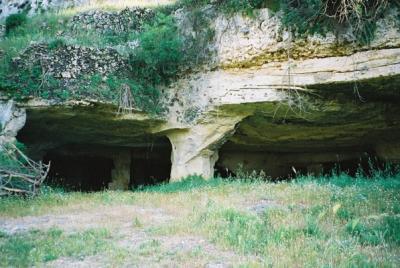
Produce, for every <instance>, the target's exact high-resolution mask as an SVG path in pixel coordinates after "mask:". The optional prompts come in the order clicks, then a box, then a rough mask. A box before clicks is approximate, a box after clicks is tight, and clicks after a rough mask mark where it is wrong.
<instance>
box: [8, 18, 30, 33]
mask: <svg viewBox="0 0 400 268" xmlns="http://www.w3.org/2000/svg"><path fill="white" fill-rule="evenodd" d="M25 22H26V14H25V13H20V14H12V15H10V16H8V17H7V18H6V34H9V33H10V32H11V31H12V30H13V29H15V28H17V27H19V26H21V25H23V24H25Z"/></svg>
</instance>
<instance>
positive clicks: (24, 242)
mask: <svg viewBox="0 0 400 268" xmlns="http://www.w3.org/2000/svg"><path fill="white" fill-rule="evenodd" d="M121 206H132V207H133V206H135V207H140V208H151V209H153V210H154V209H157V210H162V211H165V213H166V214H168V215H169V219H170V220H168V221H160V222H158V223H157V221H154V219H152V220H151V222H150V221H148V220H147V219H146V217H144V216H143V215H142V216H141V214H140V215H139V214H138V216H135V217H132V218H130V219H128V220H129V221H130V222H131V225H130V227H129V228H130V229H131V230H132V232H133V233H135V232H136V233H138V232H144V233H146V235H147V236H148V237H149V240H146V241H142V243H141V244H140V245H139V247H138V249H137V250H135V252H131V251H130V249H129V247H126V246H124V245H123V244H121V243H118V240H119V239H121V234H120V233H118V232H117V231H116V230H117V229H118V228H119V227H120V226H114V227H115V228H114V227H107V228H103V227H102V228H100V227H99V228H88V229H84V230H81V231H78V232H69V231H65V230H63V227H58V228H57V227H56V228H51V229H46V230H40V228H38V229H39V230H32V231H28V232H21V233H17V234H8V233H7V232H0V266H2V267H8V266H18V267H24V266H30V265H37V266H42V265H44V264H45V263H48V262H49V261H54V260H57V259H58V258H61V257H68V258H72V259H74V258H76V259H81V260H82V259H85V258H87V257H88V256H99V255H101V256H103V257H104V258H105V259H106V261H104V262H103V264H104V265H105V266H119V265H124V264H125V265H129V264H136V265H138V260H143V259H146V258H150V259H151V264H152V265H153V266H154V265H155V266H157V265H161V264H163V265H164V264H165V261H166V260H169V259H173V260H175V261H176V262H174V263H173V264H172V266H175V265H178V266H187V265H190V266H191V267H192V266H202V265H203V264H207V262H208V261H209V260H208V259H207V257H204V256H206V255H205V253H204V254H202V252H203V251H206V249H204V248H202V247H201V246H198V247H196V248H195V249H192V250H191V251H190V252H189V253H185V254H186V255H184V256H183V255H182V254H181V255H179V258H178V257H177V255H176V254H179V252H177V251H170V250H166V249H163V248H162V243H161V242H160V241H164V240H163V239H162V237H167V238H168V237H171V239H172V238H174V237H175V238H176V237H187V236H196V237H202V238H204V239H205V240H207V241H208V242H209V243H210V244H212V245H215V246H216V247H217V248H218V249H221V250H222V251H224V252H225V251H229V252H233V254H235V256H240V258H239V259H240V260H241V261H240V262H238V263H235V264H234V265H233V266H240V267H265V266H271V267H399V266H400V175H399V174H397V175H390V176H385V177H383V176H382V175H381V174H375V175H374V176H373V177H372V178H357V179H354V178H351V177H349V176H347V175H345V174H341V175H333V176H330V177H329V178H327V177H324V178H314V177H302V178H298V179H296V180H294V181H291V182H279V183H271V182H263V181H254V180H253V181H246V180H223V179H218V178H216V179H213V180H210V181H204V180H202V179H200V178H197V177H193V178H188V179H186V180H184V181H182V182H178V183H172V184H167V185H161V186H154V187H149V188H145V189H143V190H141V191H136V192H111V191H106V192H98V193H77V192H75V193H63V192H58V191H51V190H49V191H47V192H44V193H43V194H42V195H41V196H39V197H37V198H35V199H26V200H24V199H19V198H7V199H1V200H0V223H1V220H2V219H3V220H7V219H13V220H15V219H18V218H20V217H23V216H28V215H29V216H30V219H33V218H34V217H40V216H41V215H51V216H56V215H63V214H68V213H71V212H76V211H83V210H84V211H88V212H89V213H90V212H91V211H96V209H98V208H101V209H100V211H101V210H103V211H104V210H105V209H104V208H106V207H111V208H112V209H113V210H118V208H120V207H121ZM97 212H98V211H97ZM92 227H93V226H92ZM1 229H2V227H1V224H0V230H1ZM117 233H118V234H117ZM168 239H169V238H168ZM168 239H167V240H168ZM174 254H175V255H174ZM154 256H156V257H154ZM199 258H205V260H204V262H202V263H199V262H198V259H199ZM105 263H107V264H105ZM139 263H140V262H139ZM147 264H148V263H147ZM166 264H167V265H168V264H170V266H171V263H168V262H167V263H166Z"/></svg>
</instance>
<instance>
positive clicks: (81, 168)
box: [44, 152, 114, 192]
mask: <svg viewBox="0 0 400 268" xmlns="http://www.w3.org/2000/svg"><path fill="white" fill-rule="evenodd" d="M44 161H45V163H47V162H48V161H51V168H50V172H49V174H48V176H47V179H46V181H47V182H46V183H47V184H49V185H50V186H56V187H62V188H63V189H65V190H69V191H84V192H90V191H101V190H104V189H106V188H107V187H108V184H109V183H110V182H111V171H112V169H113V167H114V164H113V160H112V159H111V158H105V157H101V156H88V155H70V154H67V155H63V154H57V153H54V152H50V153H48V154H46V156H45V157H44Z"/></svg>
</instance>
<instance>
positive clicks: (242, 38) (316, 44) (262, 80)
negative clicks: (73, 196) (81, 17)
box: [20, 9, 400, 188]
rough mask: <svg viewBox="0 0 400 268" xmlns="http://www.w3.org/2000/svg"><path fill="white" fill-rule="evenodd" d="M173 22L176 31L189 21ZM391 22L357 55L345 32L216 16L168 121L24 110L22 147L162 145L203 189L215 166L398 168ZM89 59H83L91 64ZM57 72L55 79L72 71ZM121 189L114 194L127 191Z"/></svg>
mask: <svg viewBox="0 0 400 268" xmlns="http://www.w3.org/2000/svg"><path fill="white" fill-rule="evenodd" d="M180 12H181V13H177V15H176V16H177V18H178V19H180V22H181V26H182V25H185V23H186V22H187V19H185V14H184V13H182V11H180ZM210 12H211V13H210V14H212V11H210ZM396 14H397V10H392V11H391V13H390V14H388V16H386V17H385V19H384V20H381V21H379V22H378V30H377V37H376V39H375V41H373V43H372V44H370V46H360V45H354V37H353V35H352V34H351V32H343V33H341V34H340V35H339V36H333V35H330V34H328V35H327V36H326V37H320V36H312V37H309V38H307V39H296V38H295V37H290V35H289V34H288V33H285V32H284V31H283V32H282V31H281V30H280V25H279V14H275V15H274V14H272V13H271V12H270V11H269V10H267V9H265V10H261V11H260V12H259V13H258V14H257V16H256V17H255V18H247V17H244V16H242V15H236V16H233V17H224V16H222V15H219V16H217V18H216V19H215V20H214V21H213V22H212V24H211V26H212V27H214V29H215V39H214V41H213V43H212V44H210V46H213V47H212V48H210V51H213V53H214V58H213V59H210V61H209V63H208V65H209V66H208V68H205V69H204V70H203V71H201V72H198V73H192V74H189V75H187V76H186V77H182V78H181V79H179V80H178V81H176V82H175V83H174V84H173V85H171V86H170V87H169V88H165V89H164V92H165V99H164V102H165V104H166V105H167V106H168V112H167V113H166V114H165V116H164V117H160V118H152V117H150V116H148V115H146V114H144V113H141V112H137V111H136V112H133V113H132V114H126V115H121V114H117V108H116V107H115V106H112V105H109V104H105V103H103V104H102V103H96V102H94V103H89V104H88V103H86V104H84V105H83V104H82V103H73V104H66V103H64V104H63V103H61V104H57V105H54V104H51V103H47V104H44V105H35V104H34V103H32V102H30V103H25V104H21V106H22V107H24V108H26V109H27V115H28V120H27V124H26V126H25V128H24V129H23V130H22V131H21V132H20V136H21V139H22V141H23V142H25V143H27V144H28V145H30V146H31V148H34V149H33V151H35V150H36V151H46V150H48V149H49V148H52V149H55V148H58V147H60V146H65V145H68V144H78V145H79V144H85V145H86V147H87V146H88V145H91V144H92V145H104V146H117V147H121V151H123V150H125V149H126V148H134V147H135V148H138V147H140V146H142V145H143V147H144V146H147V147H149V148H150V147H151V148H153V147H152V145H151V144H153V141H149V139H150V140H151V139H152V138H153V137H154V140H157V138H159V137H164V138H165V137H168V139H169V141H170V143H171V145H172V152H171V162H172V167H171V172H170V174H171V176H170V179H171V180H178V179H180V178H182V177H185V176H188V175H190V174H198V175H202V176H204V177H206V178H209V177H212V176H213V174H214V168H215V167H218V169H220V170H229V171H232V170H234V169H235V168H236V166H237V165H238V164H243V168H245V169H246V170H249V171H250V170H253V169H257V170H264V171H266V173H267V175H270V176H273V177H280V176H285V175H287V174H288V173H290V172H292V170H294V171H295V172H296V170H301V171H305V172H310V173H319V172H322V171H323V170H324V169H325V168H327V167H329V166H330V165H333V164H334V163H339V164H340V163H343V164H346V165H347V164H348V165H349V166H350V165H353V164H354V163H355V162H357V161H358V159H360V158H362V157H364V156H365V155H369V156H377V157H378V158H380V159H382V160H384V161H395V162H396V161H397V162H398V161H399V159H400V157H399V150H398V146H397V145H396V144H400V106H399V102H400V91H399V85H400V48H399V47H400V41H399V40H400V33H399V30H398V27H397V26H396V24H395V23H396V22H395V20H394V16H396ZM191 29H192V28H188V29H185V30H186V32H187V34H190V32H191ZM192 30H193V29H192ZM94 55H96V53H95V52H93V51H91V50H89V52H88V57H92V56H94ZM288 55H290V57H288ZM77 57H78V58H79V59H77V61H79V62H81V61H82V59H80V57H79V55H78V56H77ZM100 57H101V56H100ZM72 60H74V58H73V59H72ZM121 62H123V60H121ZM49 66H51V65H49ZM61 66H63V68H66V69H65V70H64V71H62V72H61V75H62V73H63V72H68V69H70V70H75V69H74V68H75V67H71V68H70V67H68V66H69V65H61ZM116 67H121V63H120V62H119V63H117V66H116ZM206 70H207V71H206ZM58 72H60V71H58ZM71 72H72V71H71ZM71 77H73V75H71ZM155 144H156V145H155V146H157V143H155ZM392 145H393V146H392ZM122 147H124V148H122ZM147 147H146V148H147ZM38 155H40V153H38ZM127 158H128V157H126V159H127ZM126 159H125V160H126ZM120 160H121V159H120ZM132 161H133V162H134V160H132ZM121 163H123V164H121ZM127 163H128V162H127V161H125V162H124V161H119V160H115V163H114V165H115V166H116V167H118V166H121V167H122V166H124V167H123V168H120V169H119V171H116V173H115V174H122V175H121V176H119V175H118V176H117V175H115V177H119V178H122V177H124V178H125V177H127V176H128V175H127V172H128V171H127V169H128V168H127V166H128V164H127ZM120 164H121V165H120ZM124 170H125V171H124ZM118 172H120V173H118ZM124 172H125V173H124ZM128 173H129V172H128ZM132 174H133V173H132ZM131 176H132V175H131ZM116 181H117V180H116ZM121 181H122V184H119V186H118V187H116V188H126V187H127V185H126V180H125V179H122V180H121ZM117 184H118V183H116V184H115V185H117Z"/></svg>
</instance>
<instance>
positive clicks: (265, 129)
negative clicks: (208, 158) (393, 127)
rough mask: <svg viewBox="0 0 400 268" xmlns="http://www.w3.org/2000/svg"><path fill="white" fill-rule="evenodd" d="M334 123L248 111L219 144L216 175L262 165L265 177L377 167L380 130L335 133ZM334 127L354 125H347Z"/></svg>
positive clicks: (367, 170) (379, 163)
mask: <svg viewBox="0 0 400 268" xmlns="http://www.w3.org/2000/svg"><path fill="white" fill-rule="evenodd" d="M335 127H337V126H335V125H331V124H320V123H310V122H302V121H301V120H299V119H297V120H285V121H279V120H273V119H271V118H268V117H266V116H264V115H255V116H250V117H248V118H246V119H244V120H243V121H242V122H240V123H239V125H238V127H237V129H236V132H235V133H234V134H233V135H232V136H231V137H229V139H228V140H227V142H226V143H225V144H223V145H222V146H221V148H220V149H219V159H218V161H217V162H216V164H215V171H216V175H219V176H222V177H231V176H235V175H236V173H237V172H238V171H239V172H247V173H249V172H253V171H256V172H260V171H263V172H264V173H265V175H266V176H267V177H269V178H272V179H273V180H280V179H284V178H294V177H296V176H299V175H307V174H313V175H317V176H318V175H326V174H329V173H332V172H345V173H347V174H349V175H351V176H355V175H356V173H357V172H358V171H361V170H362V171H363V172H364V173H365V174H369V173H370V172H371V169H372V170H373V169H380V168H383V165H384V163H385V161H384V159H383V158H382V157H381V156H382V155H381V154H378V153H377V151H376V148H377V147H376V145H375V144H374V143H375V141H376V137H377V136H379V135H381V136H382V135H383V133H381V132H377V131H370V132H366V133H357V135H347V134H345V135H336V134H335V132H334V129H335ZM338 128H341V129H344V130H346V131H349V132H351V131H354V130H353V129H352V128H351V127H350V126H348V125H343V126H340V127H338ZM356 130H357V129H356ZM354 132H355V131H354ZM355 133H356V132H355Z"/></svg>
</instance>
